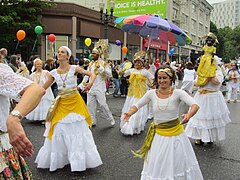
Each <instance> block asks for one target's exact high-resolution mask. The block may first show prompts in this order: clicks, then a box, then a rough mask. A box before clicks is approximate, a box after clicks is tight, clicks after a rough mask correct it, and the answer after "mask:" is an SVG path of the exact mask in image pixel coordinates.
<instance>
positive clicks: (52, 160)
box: [35, 65, 102, 171]
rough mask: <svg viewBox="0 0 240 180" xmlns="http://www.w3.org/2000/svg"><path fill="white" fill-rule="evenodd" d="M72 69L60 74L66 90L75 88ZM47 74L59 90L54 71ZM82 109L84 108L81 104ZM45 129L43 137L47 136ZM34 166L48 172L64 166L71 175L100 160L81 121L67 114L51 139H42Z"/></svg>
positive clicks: (74, 115) (56, 126) (90, 134)
mask: <svg viewBox="0 0 240 180" xmlns="http://www.w3.org/2000/svg"><path fill="white" fill-rule="evenodd" d="M76 67H77V66H75V65H71V67H70V70H69V72H68V73H66V74H61V75H62V77H64V79H65V77H67V78H66V81H65V83H66V88H75V87H77V76H75V75H74V73H75V69H76ZM50 73H51V75H52V76H53V77H54V79H55V80H56V83H57V85H58V89H60V90H61V89H63V81H62V79H61V77H60V74H58V73H57V70H56V69H54V70H52V71H51V72H50ZM83 105H84V106H85V103H84V102H83ZM79 108H81V107H79ZM48 125H49V124H47V128H46V132H45V134H48V131H49V126H48ZM35 162H36V163H37V164H38V165H37V167H38V168H49V170H50V171H55V170H56V169H59V168H63V167H64V166H65V165H67V164H70V166H71V171H84V170H86V169H87V168H95V167H97V166H99V165H101V164H102V160H101V158H100V155H99V153H98V151H97V147H96V145H95V142H94V139H93V136H92V132H91V130H90V129H89V127H88V124H87V122H86V120H85V117H84V116H81V115H79V114H77V113H74V112H71V113H69V114H68V115H66V116H65V117H64V118H63V119H61V120H60V121H59V122H58V123H57V124H56V125H55V127H54V132H53V135H52V139H51V140H49V139H48V138H47V137H46V139H45V142H44V145H43V146H42V148H41V149H40V150H39V152H38V155H37V158H36V161H35Z"/></svg>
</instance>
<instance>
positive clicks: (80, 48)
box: [76, 37, 93, 59]
mask: <svg viewBox="0 0 240 180" xmlns="http://www.w3.org/2000/svg"><path fill="white" fill-rule="evenodd" d="M84 41H85V37H77V42H76V57H77V58H79V59H83V58H88V57H89V55H90V54H91V49H92V46H91V45H90V46H89V47H88V46H86V45H85V43H84ZM92 41H93V40H92Z"/></svg>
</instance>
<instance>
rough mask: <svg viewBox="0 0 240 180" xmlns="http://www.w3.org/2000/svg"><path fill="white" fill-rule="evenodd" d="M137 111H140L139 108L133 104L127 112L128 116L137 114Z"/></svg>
mask: <svg viewBox="0 0 240 180" xmlns="http://www.w3.org/2000/svg"><path fill="white" fill-rule="evenodd" d="M137 111H138V108H137V107H136V106H132V107H131V108H130V109H129V110H128V112H126V114H127V115H128V116H132V115H133V114H135V113H136V112H137Z"/></svg>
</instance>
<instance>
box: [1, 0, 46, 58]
mask: <svg viewBox="0 0 240 180" xmlns="http://www.w3.org/2000/svg"><path fill="white" fill-rule="evenodd" d="M0 4H1V5H0V27H1V28H0V48H2V47H5V48H7V49H8V51H9V54H14V53H15V54H16V53H21V54H22V56H23V58H28V57H29V56H30V55H31V54H34V52H32V47H33V44H34V41H35V39H36V38H37V37H36V34H35V32H34V28H35V26H37V25H40V26H43V25H42V24H41V21H40V20H39V15H41V13H42V9H43V8H45V7H50V6H51V4H50V3H48V2H43V1H41V0H2V1H1V2H0ZM20 29H22V30H24V31H25V32H26V37H25V39H24V40H22V41H20V43H19V46H18V48H17V49H16V45H17V42H18V40H17V38H16V33H17V31H18V30H20ZM35 50H36V48H35Z"/></svg>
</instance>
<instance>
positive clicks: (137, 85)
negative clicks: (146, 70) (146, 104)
mask: <svg viewBox="0 0 240 180" xmlns="http://www.w3.org/2000/svg"><path fill="white" fill-rule="evenodd" d="M146 80H147V78H146V77H145V76H143V75H142V74H131V76H130V78H129V82H130V85H129V88H128V94H127V95H128V96H134V97H135V98H138V99H139V98H141V97H143V95H144V94H145V93H146Z"/></svg>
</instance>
